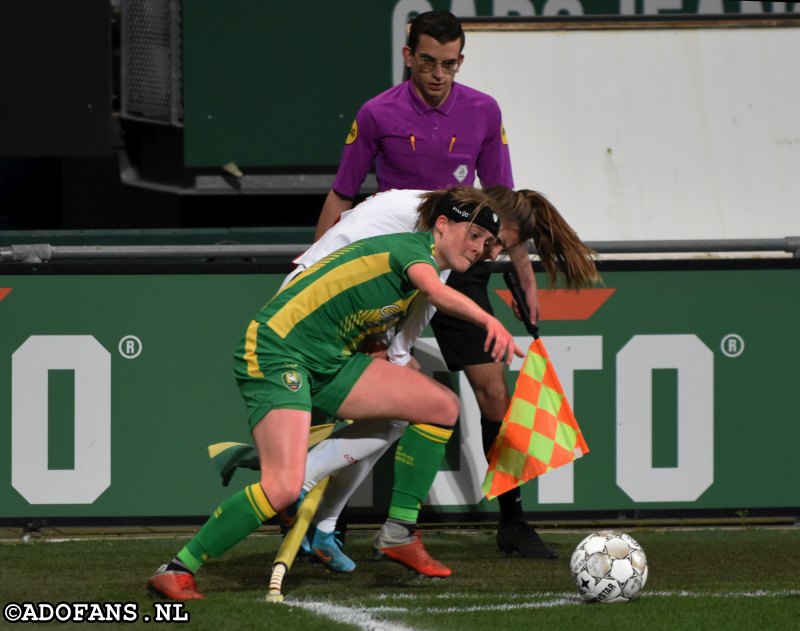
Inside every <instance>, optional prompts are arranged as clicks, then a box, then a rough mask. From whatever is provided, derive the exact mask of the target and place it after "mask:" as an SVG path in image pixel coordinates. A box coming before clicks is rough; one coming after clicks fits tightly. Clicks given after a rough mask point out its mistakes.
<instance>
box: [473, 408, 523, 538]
mask: <svg viewBox="0 0 800 631" xmlns="http://www.w3.org/2000/svg"><path fill="white" fill-rule="evenodd" d="M500 425H501V423H498V422H497V421H493V420H491V419H488V418H486V417H484V416H482V417H481V438H483V453H484V454H486V459H487V460H488V459H489V450H490V449H491V448H492V445H493V444H494V441H495V439H496V438H497V435H498V434H499V433H500ZM497 501H498V502H499V503H500V526H501V527H503V526H508V525H509V524H513V523H514V522H516V521H520V520H521V519H522V496H521V494H520V491H519V487H516V488H513V489H511V490H510V491H506V492H505V493H503V494H502V495H498V496H497Z"/></svg>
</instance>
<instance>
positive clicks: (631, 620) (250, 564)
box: [0, 527, 800, 631]
mask: <svg viewBox="0 0 800 631" xmlns="http://www.w3.org/2000/svg"><path fill="white" fill-rule="evenodd" d="M589 532H590V530H570V531H563V530H556V531H546V532H545V533H544V538H545V539H546V540H547V541H548V542H549V543H552V544H553V545H554V546H555V547H556V548H557V549H558V552H559V554H560V556H561V558H560V559H558V560H556V561H539V560H525V559H521V558H519V557H514V556H507V555H505V554H504V553H501V552H499V551H498V549H497V546H496V545H495V542H494V532H493V531H491V530H481V529H459V530H448V531H432V532H427V533H426V534H425V535H424V538H423V540H424V542H425V544H426V546H427V547H428V549H429V550H430V551H431V552H432V553H433V554H434V556H436V557H437V558H439V559H441V560H442V561H444V562H446V563H447V564H448V565H450V567H451V568H452V569H453V576H452V577H450V578H448V579H444V580H431V579H422V578H418V577H415V576H414V575H413V574H412V573H411V572H409V571H408V570H406V569H405V568H402V567H400V566H398V565H395V564H393V563H391V562H388V561H385V560H382V561H378V560H375V559H374V558H373V556H372V552H371V548H370V542H371V537H372V535H373V533H372V532H369V531H355V532H353V533H351V534H350V536H349V537H348V541H347V551H348V553H349V554H350V555H351V556H352V557H353V559H354V560H355V561H356V563H357V564H358V568H357V569H356V571H355V572H354V573H353V574H348V575H339V574H334V573H331V572H329V571H327V570H325V569H324V568H323V567H322V566H321V565H319V564H315V563H311V562H309V561H308V560H306V559H297V561H296V562H295V564H294V566H293V568H292V570H291V571H290V572H289V574H288V575H287V576H286V578H285V580H284V586H283V587H284V590H283V591H284V594H285V595H286V599H285V601H284V603H282V604H275V603H267V602H264V600H263V597H264V594H265V593H266V589H267V582H268V579H269V572H270V566H271V563H272V561H273V559H274V557H275V554H276V552H277V550H278V547H279V545H280V539H279V537H278V536H277V535H275V534H257V535H254V536H252V537H250V538H249V539H248V540H247V541H245V542H243V543H242V544H241V545H239V546H237V547H236V548H234V549H233V550H232V551H230V552H229V553H228V554H226V555H224V556H223V557H222V558H220V559H215V560H212V561H210V562H209V563H208V564H207V565H206V566H205V567H204V568H203V569H202V570H201V571H200V572H199V573H198V577H197V582H198V587H199V589H200V590H201V591H202V592H204V593H205V595H206V597H207V600H205V601H194V602H190V603H186V604H185V606H184V607H183V608H182V609H181V610H180V612H178V611H177V610H174V611H173V612H172V613H173V614H176V615H178V616H179V617H180V618H188V619H189V621H188V624H187V623H168V622H165V621H162V622H159V623H155V624H154V623H153V622H150V623H145V622H144V621H143V617H144V616H145V615H151V617H152V615H153V610H154V607H155V604H154V601H153V600H152V599H150V598H149V597H148V596H147V595H146V593H145V581H146V580H147V578H148V576H149V575H150V574H151V573H152V572H153V570H155V568H156V567H157V566H158V565H160V564H161V563H164V562H166V561H167V560H169V559H170V558H171V557H172V556H173V555H174V553H175V552H177V550H178V549H179V548H180V547H181V546H182V545H183V543H184V541H185V540H186V536H159V537H148V538H142V537H133V538H128V537H122V536H118V537H111V538H98V537H92V538H87V539H84V540H69V541H54V540H53V537H49V536H48V537H44V538H43V539H40V540H34V541H33V542H32V543H29V544H24V543H22V542H21V541H20V540H19V539H16V540H12V539H6V540H3V541H2V543H0V606H2V607H4V608H5V607H6V605H7V604H8V603H25V602H35V603H41V602H49V603H51V604H54V605H55V604H56V603H59V602H95V603H111V602H135V603H136V607H137V609H136V611H137V615H138V617H139V620H138V622H136V623H134V624H119V625H117V624H102V625H101V626H102V627H103V628H108V627H112V628H117V627H120V628H121V627H124V628H127V629H132V628H149V629H154V628H156V629H161V628H164V629H166V628H184V629H185V628H191V629H208V630H213V631H224V630H228V629H230V630H234V629H236V630H239V629H280V630H282V631H300V630H302V631H306V630H316V629H319V630H323V629H324V630H326V631H329V630H332V629H362V630H367V629H370V630H385V631H393V630H397V631H412V630H439V629H441V630H453V631H472V630H476V631H500V630H504V629H514V630H517V629H537V630H547V631H551V630H555V629H571V630H574V629H591V630H592V631H595V630H599V629H614V630H618V629H648V630H650V629H693V630H694V629H714V630H715V631H716V630H718V629H725V630H726V631H728V630H736V629H759V630H764V631H766V630H771V629H790V628H798V627H797V625H798V620H800V582H798V578H797V577H798V567H799V566H800V563H799V562H800V529H799V528H796V527H773V528H764V527H745V528H717V529H682V528H681V529H678V528H674V529H655V528H653V529H648V528H639V529H629V530H627V532H628V533H629V534H630V535H632V536H633V537H634V538H635V539H636V540H637V541H639V543H640V544H641V545H642V546H643V548H644V550H645V552H646V554H647V558H648V564H649V568H650V575H649V579H648V583H647V586H646V587H645V589H644V591H643V592H642V594H641V596H640V597H639V598H638V599H636V600H634V601H632V602H630V603H627V604H610V605H586V604H582V603H581V602H580V600H579V598H578V596H577V592H576V590H575V589H574V587H573V585H572V582H571V578H570V572H569V557H570V555H571V553H572V550H573V548H574V547H575V545H577V543H578V542H579V541H580V540H581V539H582V538H583V537H584V536H585V535H586V534H588V533H589ZM56 624H57V626H58V628H62V629H71V628H75V629H77V628H80V629H86V628H87V626H92V625H87V623H85V622H84V623H76V622H73V623H68V622H58V623H56ZM21 626H22V625H20V624H11V623H9V622H8V621H7V620H4V619H2V618H0V628H3V629H6V628H8V629H11V628H20V627H21ZM25 626H27V625H25ZM40 626H41V625H40Z"/></svg>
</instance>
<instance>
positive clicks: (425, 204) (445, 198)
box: [417, 186, 499, 235]
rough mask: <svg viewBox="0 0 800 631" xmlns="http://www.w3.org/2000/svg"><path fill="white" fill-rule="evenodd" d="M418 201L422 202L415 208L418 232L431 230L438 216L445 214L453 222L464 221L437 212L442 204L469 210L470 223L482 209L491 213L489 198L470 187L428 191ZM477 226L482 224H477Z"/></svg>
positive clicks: (495, 230) (495, 232) (495, 231)
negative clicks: (454, 205)
mask: <svg viewBox="0 0 800 631" xmlns="http://www.w3.org/2000/svg"><path fill="white" fill-rule="evenodd" d="M420 199H421V200H422V201H421V203H420V205H419V206H418V207H417V211H418V214H417V229H418V230H431V229H432V228H433V225H434V224H435V223H436V218H437V217H438V216H439V215H440V214H445V215H446V216H448V217H449V218H450V219H453V220H454V221H464V218H463V217H459V218H458V219H454V218H453V217H452V216H450V215H447V213H441V212H439V211H440V210H441V208H442V204H443V203H449V204H456V205H458V206H463V207H464V208H469V212H470V215H471V216H470V220H471V221H474V220H475V218H476V217H477V216H478V214H479V213H481V212H482V211H483V210H484V209H486V210H488V211H490V212H491V207H490V205H489V198H488V197H487V196H486V194H485V193H484V192H483V191H481V190H480V189H477V188H473V187H471V186H455V187H453V188H450V189H447V190H438V191H429V192H427V193H423V194H422V195H420ZM498 223H499V222H498ZM478 225H482V224H480V223H479V224H478ZM483 227H485V228H486V229H487V230H489V231H490V232H491V231H492V229H491V228H487V227H486V226H483ZM494 234H495V235H496V234H497V229H496V228H495V229H494Z"/></svg>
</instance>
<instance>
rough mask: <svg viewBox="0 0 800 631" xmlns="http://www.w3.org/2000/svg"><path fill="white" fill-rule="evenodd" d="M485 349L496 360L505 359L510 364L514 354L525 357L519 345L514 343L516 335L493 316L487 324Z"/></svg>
mask: <svg viewBox="0 0 800 631" xmlns="http://www.w3.org/2000/svg"><path fill="white" fill-rule="evenodd" d="M490 349H491V350H490ZM483 350H484V351H486V352H488V353H490V354H491V356H492V360H494V361H495V362H500V361H503V360H505V362H506V364H507V365H509V366H510V365H511V361H512V360H513V359H514V355H516V356H517V357H525V354H524V353H523V352H522V350H521V349H520V348H519V346H517V345H516V344H515V343H514V336H513V335H511V333H509V332H508V330H507V329H506V328H505V327H504V326H503V325H502V324H501V323H500V320H498V319H497V318H491V319H490V320H489V323H488V324H487V325H486V343H485V344H484V345H483Z"/></svg>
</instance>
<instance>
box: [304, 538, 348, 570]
mask: <svg viewBox="0 0 800 631" xmlns="http://www.w3.org/2000/svg"><path fill="white" fill-rule="evenodd" d="M337 534H338V533H336V532H322V531H321V530H317V531H316V532H315V533H314V541H313V542H312V544H311V550H312V552H313V554H314V556H316V557H317V558H318V559H319V560H320V561H322V562H323V563H324V564H325V565H326V566H327V567H329V568H330V569H332V570H334V571H335V572H352V571H353V570H355V569H356V564H355V563H354V562H353V559H351V558H350V557H348V556H347V555H346V554H345V553H344V552H342V542H341V541H340V540H339V538H338V537H337V536H336V535H337Z"/></svg>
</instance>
